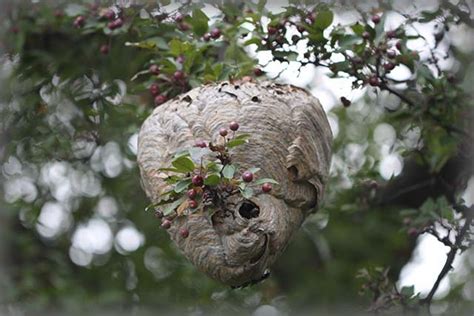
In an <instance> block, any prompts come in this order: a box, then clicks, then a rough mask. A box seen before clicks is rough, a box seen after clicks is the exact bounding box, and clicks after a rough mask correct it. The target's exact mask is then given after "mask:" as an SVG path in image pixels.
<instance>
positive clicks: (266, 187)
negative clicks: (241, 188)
mask: <svg viewBox="0 0 474 316" xmlns="http://www.w3.org/2000/svg"><path fill="white" fill-rule="evenodd" d="M271 190H272V185H271V184H270V183H264V184H263V185H262V191H263V192H265V193H268V192H270V191H271Z"/></svg>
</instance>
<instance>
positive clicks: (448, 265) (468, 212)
mask: <svg viewBox="0 0 474 316" xmlns="http://www.w3.org/2000/svg"><path fill="white" fill-rule="evenodd" d="M457 208H459V206H457V207H455V209H457ZM465 211H466V212H465V213H464V214H465V217H466V221H465V222H464V225H463V227H462V228H461V230H460V231H459V234H458V235H457V236H456V241H455V242H454V245H452V246H451V250H450V251H449V253H448V256H447V258H446V262H445V263H444V266H443V269H441V272H440V273H439V275H438V278H437V279H436V281H435V283H434V284H433V287H432V288H431V291H430V292H429V293H428V296H427V297H426V298H425V299H424V300H423V301H422V303H423V304H427V305H428V306H429V305H430V304H431V301H432V300H433V296H434V295H435V293H436V291H437V290H438V287H439V284H440V283H441V281H442V280H443V279H444V277H445V276H446V275H447V274H448V272H449V271H450V270H451V269H452V268H453V267H452V264H453V262H454V258H455V257H456V253H457V251H458V250H459V249H461V248H462V243H463V241H464V237H465V236H466V234H467V232H468V231H469V228H470V226H471V223H472V220H473V215H474V206H471V207H470V208H469V209H467V208H466V210H465Z"/></svg>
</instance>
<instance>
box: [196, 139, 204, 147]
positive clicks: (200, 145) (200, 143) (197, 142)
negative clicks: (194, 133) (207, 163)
mask: <svg viewBox="0 0 474 316" xmlns="http://www.w3.org/2000/svg"><path fill="white" fill-rule="evenodd" d="M194 147H200V148H206V147H207V144H206V142H205V141H203V140H197V141H196V143H195V144H194Z"/></svg>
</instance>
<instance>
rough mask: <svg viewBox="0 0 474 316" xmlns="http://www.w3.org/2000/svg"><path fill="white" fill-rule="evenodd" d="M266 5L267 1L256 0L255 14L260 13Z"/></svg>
mask: <svg viewBox="0 0 474 316" xmlns="http://www.w3.org/2000/svg"><path fill="white" fill-rule="evenodd" d="M266 4H267V0H258V3H257V12H259V13H262V12H263V9H264V8H265V5H266Z"/></svg>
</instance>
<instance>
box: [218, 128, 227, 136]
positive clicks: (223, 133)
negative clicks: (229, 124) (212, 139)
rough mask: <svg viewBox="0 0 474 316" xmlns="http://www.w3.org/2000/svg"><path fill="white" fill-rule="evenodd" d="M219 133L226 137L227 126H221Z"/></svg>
mask: <svg viewBox="0 0 474 316" xmlns="http://www.w3.org/2000/svg"><path fill="white" fill-rule="evenodd" d="M219 135H221V136H222V137H226V136H227V130H226V129H225V128H221V129H220V130H219Z"/></svg>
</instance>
